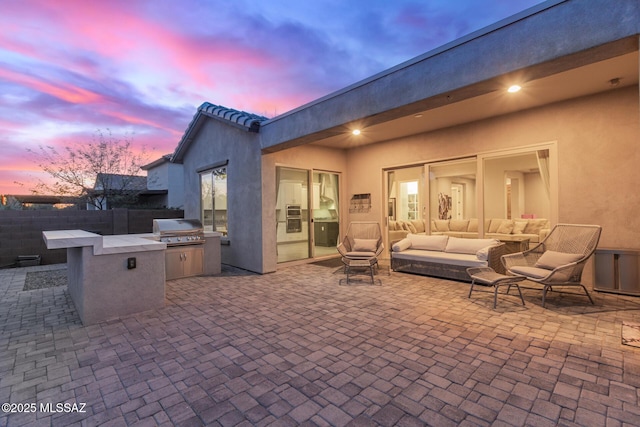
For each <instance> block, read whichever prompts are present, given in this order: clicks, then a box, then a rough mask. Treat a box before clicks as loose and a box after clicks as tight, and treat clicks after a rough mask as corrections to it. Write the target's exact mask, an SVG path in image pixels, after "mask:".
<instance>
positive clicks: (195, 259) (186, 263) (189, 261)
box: [182, 247, 204, 277]
mask: <svg viewBox="0 0 640 427" xmlns="http://www.w3.org/2000/svg"><path fill="white" fill-rule="evenodd" d="M183 252H184V256H183V260H182V263H183V277H189V276H197V275H200V274H202V273H204V249H203V248H200V247H198V248H186V249H184V251H183Z"/></svg>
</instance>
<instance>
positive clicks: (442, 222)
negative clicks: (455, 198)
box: [434, 219, 449, 232]
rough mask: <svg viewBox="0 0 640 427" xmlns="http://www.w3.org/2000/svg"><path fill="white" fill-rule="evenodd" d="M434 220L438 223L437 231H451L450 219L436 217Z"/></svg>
mask: <svg viewBox="0 0 640 427" xmlns="http://www.w3.org/2000/svg"><path fill="white" fill-rule="evenodd" d="M434 222H435V223H436V231H441V232H442V231H449V220H448V219H436V220H435V221H434Z"/></svg>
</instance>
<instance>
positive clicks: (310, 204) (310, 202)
mask: <svg viewBox="0 0 640 427" xmlns="http://www.w3.org/2000/svg"><path fill="white" fill-rule="evenodd" d="M282 170H290V171H294V172H298V173H299V174H300V175H301V174H302V172H305V174H306V192H305V191H302V193H301V194H302V197H301V201H300V205H301V211H302V212H301V217H302V218H301V221H302V224H303V233H304V232H306V244H305V245H304V246H305V247H306V253H302V254H301V256H300V257H299V258H292V259H283V260H280V259H279V258H280V252H279V250H278V249H279V247H280V245H281V244H283V243H286V241H282V240H280V239H279V234H282V232H280V233H279V232H278V229H279V227H280V225H281V223H282V221H281V220H282V219H283V215H284V217H285V221H286V210H287V206H286V205H287V203H286V202H283V201H281V200H279V197H281V194H279V193H281V192H283V191H285V190H283V187H281V183H282V182H283V181H287V179H283V178H282V177H281V172H280V171H282ZM276 171H277V172H276V181H280V182H276V189H277V190H276V252H277V253H278V256H277V257H276V259H277V264H278V265H282V264H288V263H292V264H295V263H307V262H309V260H317V259H325V258H332V257H335V256H337V255H338V251H337V249H336V250H335V254H333V253H331V254H326V255H323V256H320V257H318V256H317V254H316V252H317V251H316V245H315V240H316V239H315V219H314V210H318V209H319V204H320V201H319V200H318V202H316V200H315V198H316V197H315V194H314V192H315V190H314V181H313V179H314V176H315V174H320V173H325V174H330V175H335V176H336V177H337V195H336V197H337V199H336V200H335V201H336V204H337V208H336V209H335V210H336V211H337V212H336V217H335V220H336V221H337V223H338V236H337V242H336V247H337V243H339V242H340V238H341V236H342V221H341V216H342V212H341V205H342V202H341V195H342V188H341V186H342V174H341V173H340V172H335V171H329V170H324V169H309V168H301V167H296V166H289V165H276ZM303 185H304V184H303ZM304 193H306V197H305V196H304ZM318 196H320V194H319V195H318ZM302 199H304V200H302ZM283 203H284V205H283ZM316 204H317V205H318V208H317V209H314V206H316ZM280 205H282V206H280ZM305 206H306V207H305ZM283 211H284V213H283ZM305 218H306V219H307V221H304V219H305ZM305 222H306V230H305V229H304V228H305V227H304V224H305ZM297 243H305V240H300V241H298V242H297Z"/></svg>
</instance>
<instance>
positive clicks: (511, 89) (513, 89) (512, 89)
mask: <svg viewBox="0 0 640 427" xmlns="http://www.w3.org/2000/svg"><path fill="white" fill-rule="evenodd" d="M520 89H522V87H520V86H518V85H512V86H509V89H507V92H509V93H516V92H519V91H520Z"/></svg>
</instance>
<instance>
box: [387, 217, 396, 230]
mask: <svg viewBox="0 0 640 427" xmlns="http://www.w3.org/2000/svg"><path fill="white" fill-rule="evenodd" d="M389 231H396V222H395V221H392V220H389Z"/></svg>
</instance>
